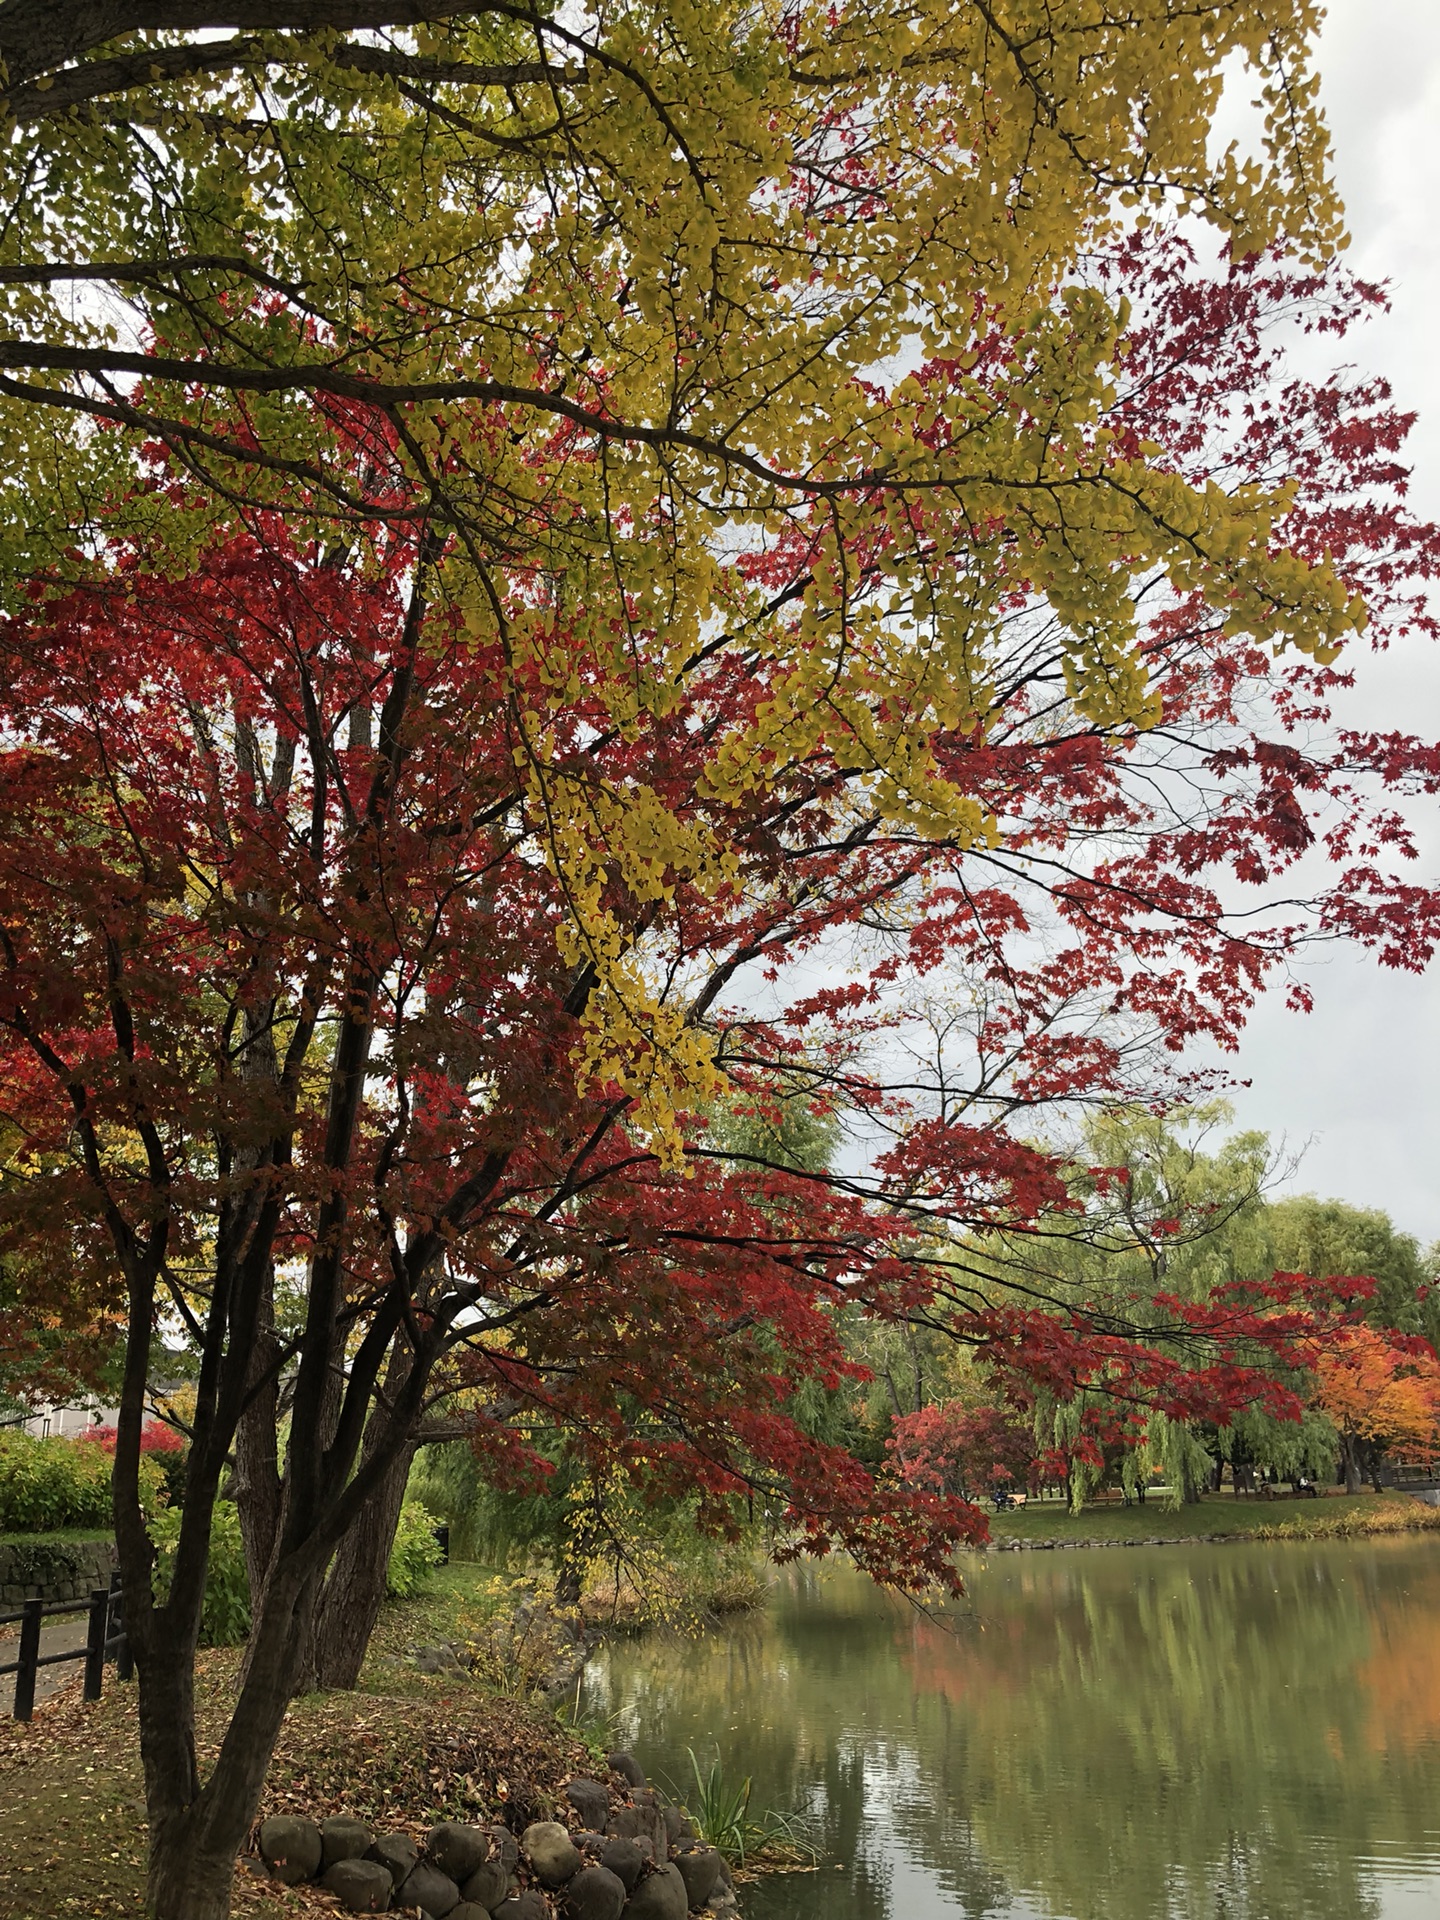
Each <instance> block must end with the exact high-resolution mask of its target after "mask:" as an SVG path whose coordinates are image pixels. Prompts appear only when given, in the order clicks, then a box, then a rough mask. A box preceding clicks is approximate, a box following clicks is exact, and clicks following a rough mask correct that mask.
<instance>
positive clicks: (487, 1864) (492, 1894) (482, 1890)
mask: <svg viewBox="0 0 1440 1920" xmlns="http://www.w3.org/2000/svg"><path fill="white" fill-rule="evenodd" d="M509 1885H510V1873H509V1869H508V1868H507V1867H506V1865H505V1862H504V1861H503V1860H486V1861H484V1862H483V1863H482V1864H481V1865H480V1866H478V1867H477V1868H476V1869H475V1871H474V1872H473V1873H472V1874H471V1875H470V1877H469V1878H468V1879H467V1880H466V1882H465V1884H464V1886H462V1887H461V1889H460V1897H461V1899H462V1900H468V1901H469V1902H470V1903H471V1905H472V1906H477V1907H484V1908H485V1910H486V1911H487V1912H489V1911H490V1910H491V1909H492V1908H494V1907H498V1906H499V1904H500V1902H501V1901H502V1900H503V1899H504V1898H505V1894H506V1891H507V1889H508V1888H509Z"/></svg>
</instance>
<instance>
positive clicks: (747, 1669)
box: [600, 1541, 1440, 1920]
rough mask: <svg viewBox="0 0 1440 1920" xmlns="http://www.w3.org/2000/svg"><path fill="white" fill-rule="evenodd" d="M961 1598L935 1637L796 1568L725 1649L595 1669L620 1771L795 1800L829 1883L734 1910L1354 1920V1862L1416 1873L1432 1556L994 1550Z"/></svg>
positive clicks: (1438, 1770)
mask: <svg viewBox="0 0 1440 1920" xmlns="http://www.w3.org/2000/svg"><path fill="white" fill-rule="evenodd" d="M974 1585H975V1592H974V1601H973V1611H972V1614H971V1615H970V1617H967V1618H962V1619H961V1620H959V1621H958V1622H957V1623H956V1625H955V1627H954V1629H953V1630H951V1629H950V1628H949V1627H947V1626H946V1625H945V1624H943V1623H938V1622H935V1621H932V1620H929V1619H927V1618H926V1617H924V1616H923V1615H919V1614H915V1613H913V1612H911V1611H909V1610H907V1609H905V1608H904V1607H903V1606H900V1605H896V1604H894V1603H890V1602H887V1601H886V1600H885V1599H884V1598H883V1597H881V1596H877V1595H875V1594H874V1593H873V1591H872V1590H870V1589H869V1588H868V1587H867V1585H866V1584H865V1583H864V1582H863V1581H861V1580H859V1579H858V1578H856V1579H854V1580H851V1579H850V1578H848V1577H845V1576H837V1577H835V1578H832V1579H830V1580H828V1581H826V1582H824V1583H817V1582H815V1580H814V1579H813V1578H812V1577H807V1578H804V1579H801V1580H797V1581H796V1582H795V1584H794V1585H793V1586H791V1587H789V1588H788V1589H786V1590H785V1592H784V1595H783V1597H782V1599H781V1600H780V1602H779V1603H778V1604H777V1607H776V1608H775V1609H774V1610H773V1611H772V1613H771V1614H770V1615H769V1616H767V1617H766V1618H765V1619H764V1620H758V1621H754V1622H750V1623H747V1624H746V1626H745V1627H744V1628H742V1629H741V1631H740V1632H738V1633H737V1634H735V1635H732V1636H725V1637H721V1638H717V1639H715V1640H713V1641H704V1642H700V1643H668V1644H662V1643H658V1642H654V1641H652V1642H649V1643H645V1644H642V1645H640V1646H639V1647H637V1648H634V1649H622V1650H620V1652H619V1653H618V1654H617V1655H616V1656H615V1657H614V1659H613V1660H612V1663H611V1666H610V1671H609V1674H608V1677H605V1678H603V1680H602V1685H601V1688H600V1697H601V1700H602V1702H605V1701H607V1700H608V1701H613V1702H614V1703H615V1704H616V1705H621V1704H623V1706H624V1707H625V1709H626V1711H627V1718H628V1721H629V1727H630V1730H631V1732H632V1733H633V1735H634V1737H635V1739H636V1740H637V1743H638V1744H639V1746H640V1748H641V1751H642V1752H644V1753H648V1754H651V1755H652V1756H653V1755H655V1754H656V1753H657V1749H659V1748H661V1747H662V1746H663V1748H664V1750H665V1751H666V1752H667V1753H668V1754H669V1755H672V1756H675V1757H676V1758H678V1760H679V1761H680V1763H681V1765H682V1766H683V1767H686V1768H688V1761H687V1760H686V1759H685V1748H686V1746H687V1745H695V1746H696V1747H697V1748H699V1749H701V1750H702V1751H705V1752H710V1753H713V1752H714V1751H715V1750H716V1747H717V1745H718V1747H719V1749H720V1752H721V1756H722V1758H723V1759H724V1761H725V1763H726V1766H727V1768H728V1769H729V1770H730V1771H732V1772H735V1773H744V1772H749V1773H751V1774H752V1775H753V1776H754V1778H755V1782H756V1793H757V1796H759V1797H763V1798H766V1799H769V1800H771V1801H775V1802H779V1803H782V1804H784V1803H789V1802H792V1801H794V1800H803V1799H804V1798H805V1796H806V1793H807V1791H808V1790H810V1789H818V1791H817V1792H816V1794H815V1799H816V1800H817V1802H818V1803H819V1805H820V1806H821V1808H822V1811H823V1819H824V1838H825V1844H824V1852H825V1855H826V1857H827V1859H828V1860H830V1861H835V1860H839V1861H843V1862H846V1863H847V1871H846V1872H845V1873H844V1874H841V1873H837V1872H835V1871H834V1870H833V1868H831V1869H830V1870H829V1871H827V1872H825V1873H823V1874H820V1875H814V1876H802V1877H800V1878H798V1879H794V1880H790V1881H787V1882H785V1883H783V1884H772V1885H771V1886H769V1887H767V1888H764V1889H762V1890H759V1891H758V1892H756V1893H755V1894H752V1896H751V1897H750V1899H749V1900H748V1902H747V1910H748V1911H749V1912H750V1913H752V1914H753V1915H754V1916H755V1920H820V1916H822V1915H824V1916H827V1917H828V1916H830V1915H840V1914H843V1915H845V1916H846V1920H852V1917H853V1920H931V1916H932V1915H934V1916H938V1915H939V1914H941V1913H945V1914H953V1913H956V1912H959V1913H962V1914H964V1915H966V1916H971V1917H973V1920H978V1916H980V1915H984V1914H997V1913H1003V1912H1004V1911H1005V1909H1006V1907H1007V1904H1008V1898H1007V1892H1006V1889H1007V1888H1008V1889H1009V1890H1010V1891H1011V1892H1013V1893H1014V1894H1015V1895H1016V1896H1017V1898H1018V1900H1019V1903H1020V1905H1021V1907H1022V1908H1023V1910H1024V1911H1025V1912H1027V1913H1028V1912H1032V1911H1039V1912H1042V1913H1048V1914H1054V1915H1057V1916H1058V1915H1066V1916H1075V1920H1262V1916H1263V1920H1371V1917H1372V1916H1375V1915H1378V1914H1379V1913H1380V1911H1381V1907H1380V1904H1379V1902H1378V1900H1377V1898H1376V1896H1375V1893H1374V1891H1373V1889H1372V1886H1371V1884H1370V1883H1371V1880H1372V1875H1373V1865H1372V1863H1373V1862H1374V1861H1375V1860H1376V1859H1377V1858H1387V1857H1388V1858H1391V1859H1395V1860H1397V1861H1404V1860H1406V1859H1409V1860H1413V1861H1417V1862H1418V1861H1420V1860H1422V1859H1423V1860H1424V1861H1425V1862H1426V1863H1427V1865H1428V1864H1429V1862H1430V1859H1431V1848H1432V1845H1433V1842H1432V1841H1431V1840H1430V1838H1429V1833H1430V1830H1431V1829H1432V1828H1433V1825H1434V1815H1433V1809H1434V1806H1435V1803H1436V1799H1437V1788H1440V1683H1437V1681H1436V1679H1435V1677H1434V1675H1433V1672H1432V1667H1433V1664H1434V1662H1433V1653H1432V1649H1433V1645H1434V1630H1435V1622H1436V1620H1437V1618H1440V1555H1437V1554H1436V1553H1435V1549H1434V1547H1433V1545H1432V1544H1430V1543H1426V1542H1422V1543H1407V1542H1383V1541H1382V1542H1373V1543H1366V1544H1364V1545H1357V1546H1354V1547H1349V1546H1338V1545H1325V1546H1318V1547H1306V1546H1297V1545H1290V1544H1286V1545H1276V1546H1273V1547H1266V1546H1259V1545H1248V1546H1234V1547H1223V1548H1196V1549H1192V1550H1186V1549H1180V1548H1167V1549H1165V1550H1164V1551H1163V1552H1108V1553H1103V1554H1097V1553H1088V1554H1083V1555H1082V1554H1078V1553H1076V1554H1069V1553H1066V1554H1056V1555H1049V1554H1047V1555H1045V1556H1043V1557H1041V1556H1038V1555H1020V1554H1017V1555H1014V1556H1006V1557H1005V1558H1004V1559H997V1560H996V1561H995V1562H994V1563H992V1565H991V1566H990V1567H989V1568H987V1569H985V1570H983V1571H982V1572H980V1573H979V1574H977V1576H976V1579H975V1583H974ZM660 1730H663V1740H662V1738H661V1737H660ZM667 1765H668V1766H669V1770H670V1771H672V1772H673V1773H674V1774H675V1777H676V1778H677V1779H678V1778H679V1777H680V1773H679V1770H678V1769H676V1768H675V1767H674V1765H673V1761H670V1762H667ZM917 1870H923V1872H924V1874H925V1876H926V1878H927V1880H928V1882H929V1888H930V1889H931V1890H930V1891H928V1892H927V1891H926V1889H925V1888H923V1887H918V1888H917V1886H916V1883H915V1882H914V1881H913V1880H912V1879H911V1878H910V1875H911V1874H912V1872H914V1871H917Z"/></svg>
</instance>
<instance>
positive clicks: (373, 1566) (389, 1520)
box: [296, 1447, 415, 1693]
mask: <svg viewBox="0 0 1440 1920" xmlns="http://www.w3.org/2000/svg"><path fill="white" fill-rule="evenodd" d="M414 1457H415V1449H414V1447H407V1448H406V1449H405V1450H404V1452H403V1453H401V1454H400V1456H399V1458H398V1459H397V1460H396V1461H395V1462H394V1464H393V1465H392V1466H391V1467H390V1468H389V1470H388V1471H387V1472H386V1474H385V1477H384V1479H383V1480H382V1481H381V1482H380V1485H379V1487H378V1488H377V1489H376V1491H375V1492H374V1494H372V1495H371V1497H370V1499H369V1501H368V1502H367V1503H366V1506H365V1509H364V1512H363V1513H362V1515H361V1517H360V1519H359V1521H358V1522H357V1524H356V1525H355V1526H353V1527H352V1528H351V1529H350V1531H349V1533H347V1534H346V1536H345V1538H344V1540H343V1541H342V1542H341V1544H340V1550H339V1552H338V1553H337V1554H336V1555H335V1558H334V1561H333V1562H332V1563H331V1567H330V1574H329V1578H328V1579H327V1580H326V1582H325V1587H324V1591H323V1592H322V1594H321V1596H320V1602H319V1605H318V1606H317V1607H316V1609H315V1620H314V1625H313V1627H312V1628H311V1632H310V1637H309V1650H308V1654H307V1657H306V1659H305V1662H304V1664H303V1666H302V1668H301V1671H300V1675H299V1679H298V1682H297V1689H296V1690H297V1691H298V1692H300V1693H309V1692H311V1691H313V1690H314V1689H317V1688H321V1687H335V1688H340V1689H344V1690H348V1689H349V1688H351V1687H353V1686H354V1685H355V1684H356V1682H357V1681H358V1680H359V1678H360V1669H361V1667H362V1666H363V1665H364V1663H365V1650H366V1648H367V1647H368V1646H369V1645H370V1636H371V1634H372V1633H373V1632H374V1630H375V1622H376V1620H377V1619H378V1618H379V1614H380V1608H381V1606H382V1605H383V1604H384V1600H385V1580H386V1573H387V1571H388V1569H389V1565H390V1549H391V1547H392V1546H393V1545H394V1543H395V1529H396V1527H397V1525H398V1524H399V1520H400V1508H401V1505H402V1504H403V1502H404V1499H405V1483H406V1481H407V1480H408V1479H409V1477H410V1462H411V1461H412V1460H413V1459H414Z"/></svg>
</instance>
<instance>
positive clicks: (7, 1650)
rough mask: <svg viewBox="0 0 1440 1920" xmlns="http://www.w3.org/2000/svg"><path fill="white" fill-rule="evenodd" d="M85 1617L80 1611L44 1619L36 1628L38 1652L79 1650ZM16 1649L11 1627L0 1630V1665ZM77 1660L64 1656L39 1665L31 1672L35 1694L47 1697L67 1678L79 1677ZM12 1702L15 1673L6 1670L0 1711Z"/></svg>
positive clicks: (16, 1639) (5, 1711) (7, 1709)
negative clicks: (42, 1665) (39, 1626)
mask: <svg viewBox="0 0 1440 1920" xmlns="http://www.w3.org/2000/svg"><path fill="white" fill-rule="evenodd" d="M85 1630H86V1619H85V1615H84V1614H83V1613H73V1614H67V1615H62V1617H61V1618H60V1619H58V1620H47V1621H46V1622H45V1623H44V1625H43V1626H42V1627H41V1629H40V1653H41V1657H42V1658H43V1657H44V1656H45V1655H46V1654H47V1653H69V1652H70V1651H71V1650H72V1649H74V1648H77V1647H78V1648H80V1649H82V1650H83V1648H84V1645H85ZM19 1650H20V1637H19V1635H18V1634H17V1633H15V1632H14V1630H13V1629H12V1628H9V1627H6V1628H4V1629H3V1630H0V1667H3V1666H5V1665H6V1664H7V1663H8V1662H9V1661H11V1660H13V1659H14V1658H15V1655H16V1654H17V1653H18V1652H19ZM80 1670H81V1663H80V1661H78V1660H65V1661H62V1662H60V1663H59V1664H58V1665H56V1666H53V1667H41V1669H40V1671H39V1672H38V1673H37V1674H36V1676H35V1698H36V1699H37V1700H48V1699H49V1698H50V1696H51V1694H52V1693H58V1692H59V1691H60V1689H61V1688H62V1687H63V1686H67V1685H68V1684H69V1683H70V1681H72V1680H78V1679H79V1678H80ZM14 1704H15V1675H14V1674H13V1673H7V1674H5V1675H3V1676H0V1714H8V1713H9V1712H10V1709H11V1708H12V1707H13V1705H14Z"/></svg>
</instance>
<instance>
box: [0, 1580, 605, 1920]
mask: <svg viewBox="0 0 1440 1920" xmlns="http://www.w3.org/2000/svg"><path fill="white" fill-rule="evenodd" d="M499 1612H500V1603H499V1598H498V1596H497V1595H495V1594H494V1593H492V1591H491V1590H490V1588H489V1586H488V1584H487V1583H484V1582H477V1581H476V1579H475V1573H474V1569H472V1568H464V1569H462V1568H451V1569H445V1570H442V1576H441V1579H440V1580H439V1581H438V1582H437V1585H436V1588H435V1589H434V1590H433V1591H432V1592H431V1593H430V1594H427V1595H426V1596H425V1597H424V1598H423V1599H421V1600H416V1601H406V1602H401V1603H397V1604H395V1605H393V1606H390V1607H387V1608H386V1610H385V1612H384V1614H383V1616H382V1620H381V1626H380V1630H379V1632H378V1633H377V1635H376V1644H375V1647H374V1650H373V1652H372V1655H371V1657H370V1659H369V1660H368V1661H367V1664H366V1672H365V1676H364V1680H363V1683H362V1686H361V1688H360V1689H359V1690H358V1691H356V1692H354V1693H333V1694H312V1695H308V1696H306V1697H305V1698H304V1699H302V1700H298V1701H296V1703H295V1704H294V1706H293V1707H292V1708H291V1710H290V1713H289V1715H288V1717H287V1719H286V1722H285V1727H284V1730H283V1732H282V1734H281V1738H280V1742H279V1745H278V1747H277V1749H276V1754H275V1759H274V1762H273V1764H272V1766H271V1769H270V1775H269V1778H268V1780H267V1782H266V1786H265V1796H264V1801H263V1803H262V1807H261V1813H262V1815H263V1814H266V1813H272V1812H279V1811H287V1810H303V1811H304V1812H306V1813H308V1814H310V1815H312V1816H313V1817H315V1818H317V1819H318V1818H322V1817H323V1816H324V1815H325V1814H327V1813H332V1812H341V1811H344V1812H346V1813H352V1814H355V1815H357V1816H358V1817H359V1818H361V1819H364V1820H367V1821H369V1822H371V1823H372V1824H373V1825H375V1826H376V1827H377V1828H380V1829H383V1830H384V1831H387V1832H408V1833H410V1834H412V1835H414V1836H415V1837H417V1838H418V1837H419V1836H420V1835H421V1834H423V1832H424V1831H425V1829H426V1828H427V1827H429V1826H431V1825H433V1824H434V1822H435V1821H437V1820H442V1819H458V1820H483V1819H488V1818H491V1817H493V1816H495V1815H498V1814H499V1813H500V1812H501V1811H502V1809H503V1807H504V1806H505V1804H506V1803H507V1802H510V1803H514V1802H516V1801H520V1802H522V1803H523V1804H524V1805H525V1806H526V1807H527V1808H529V1809H533V1813H532V1815H531V1817H533V1818H537V1819H538V1818H544V1817H546V1816H547V1815H548V1814H549V1813H550V1812H551V1811H552V1809H553V1808H554V1807H555V1805H556V1804H557V1803H558V1796H559V1793H560V1787H561V1783H562V1781H563V1780H564V1779H565V1777H566V1776H567V1775H568V1774H569V1773H570V1772H572V1771H574V1770H577V1769H584V1768H586V1767H587V1766H588V1765H589V1756H588V1754H587V1752H586V1749H585V1747H584V1746H583V1745H582V1744H581V1743H580V1742H579V1741H577V1740H576V1739H574V1738H573V1737H572V1735H571V1734H569V1733H568V1732H567V1731H566V1729H565V1728H564V1727H562V1726H561V1724H560V1723H559V1722H558V1721H557V1720H556V1719H555V1717H554V1716H553V1715H552V1714H549V1713H546V1712H544V1711H543V1710H542V1709H539V1708H531V1707H527V1706H523V1705H520V1704H518V1703H517V1702H516V1701H514V1700H511V1699H507V1698H505V1697H503V1696H501V1695H499V1694H497V1693H495V1692H494V1691H492V1690H491V1689H490V1688H489V1687H487V1686H486V1685H485V1684H484V1683H483V1682H481V1681H480V1680H477V1679H474V1678H469V1677H465V1676H463V1675H460V1674H444V1675H434V1676H432V1675H426V1674H423V1673H420V1672H417V1671H416V1670H415V1669H414V1668H413V1667H412V1666H410V1665H408V1664H407V1663H406V1662H405V1661H404V1659H403V1657H401V1656H402V1654H403V1649H404V1648H405V1647H407V1646H410V1645H414V1644H417V1643H419V1644H425V1643H430V1642H433V1641H435V1640H438V1639H443V1638H446V1637H447V1635H446V1633H445V1632H444V1631H442V1629H448V1630H449V1633H448V1637H449V1638H452V1639H454V1638H458V1637H460V1636H459V1628H460V1626H461V1625H462V1624H467V1623H468V1624H469V1625H471V1626H483V1624H484V1623H485V1621H487V1620H490V1621H493V1620H494V1619H496V1618H498V1616H499ZM239 1661H240V1655H239V1653H238V1651H237V1650H234V1649H229V1650H225V1651H222V1652H213V1653H204V1654H202V1655H201V1656H200V1665H199V1675H198V1684H197V1698H196V1706H197V1715H198V1721H199V1744H200V1749H201V1760H202V1766H203V1765H204V1764H205V1763H206V1762H207V1761H208V1760H209V1758H211V1757H212V1756H213V1753H214V1750H215V1746H216V1744H217V1742H218V1739H219V1735H220V1732H221V1729H222V1728H223V1726H224V1722H225V1720H226V1718H227V1717H228V1715H229V1713H230V1710H231V1708H232V1707H233V1705H234V1683H235V1674H236V1670H237V1668H238V1666H239ZM134 1702H135V1690H134V1688H133V1687H125V1686H121V1685H120V1684H119V1683H118V1682H116V1681H115V1680H114V1679H113V1678H112V1677H111V1676H110V1675H108V1674H107V1676H106V1685H105V1694H104V1698H103V1699H102V1700H100V1701H99V1702H97V1703H96V1704H95V1705H93V1706H86V1705H84V1704H83V1703H82V1702H81V1701H80V1699H79V1698H78V1684H77V1685H76V1686H72V1687H70V1688H68V1689H67V1690H66V1692H65V1693H63V1694H62V1695H60V1696H59V1697H58V1698H57V1699H56V1700H54V1701H52V1702H49V1703H46V1704H45V1705H42V1706H41V1707H39V1708H38V1709H37V1710H36V1714H35V1718H34V1720H33V1721H32V1722H31V1723H30V1724H29V1725H28V1726H22V1725H19V1724H17V1723H16V1722H13V1721H9V1720H6V1721H3V1722H0V1806H3V1807H4V1809H5V1817H4V1819H3V1820H0V1920H71V1916H82V1915H83V1916H85V1917H86V1920H97V1917H98V1916H104V1920H126V1917H128V1916H131V1915H134V1916H137V1920H138V1915H139V1914H140V1912H141V1902H142V1896H143V1890H144V1871H145V1870H144V1861H145V1808H144V1787H143V1782H142V1780H141V1774H140V1761H139V1754H138V1751H137V1743H136V1733H135V1714H134ZM334 1911H335V1905H334V1902H333V1901H332V1900H331V1899H330V1898H329V1897H328V1896H326V1895H323V1894H320V1893H319V1892H317V1891H316V1890H314V1889H304V1888H300V1889H293V1890H292V1889H287V1888H283V1887H280V1886H278V1885H276V1884H274V1883H272V1882H269V1881H262V1880H259V1879H257V1878H255V1877H254V1876H253V1875H251V1874H250V1873H248V1872H246V1871H243V1870H242V1871H241V1872H240V1873H239V1874H237V1877H236V1912H237V1914H246V1913H248V1914H252V1915H254V1916H256V1920H262V1916H268V1915H274V1916H277V1917H278V1916H280V1915H283V1914H295V1913H301V1912H315V1913H321V1912H323V1913H328V1914H333V1913H334Z"/></svg>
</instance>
